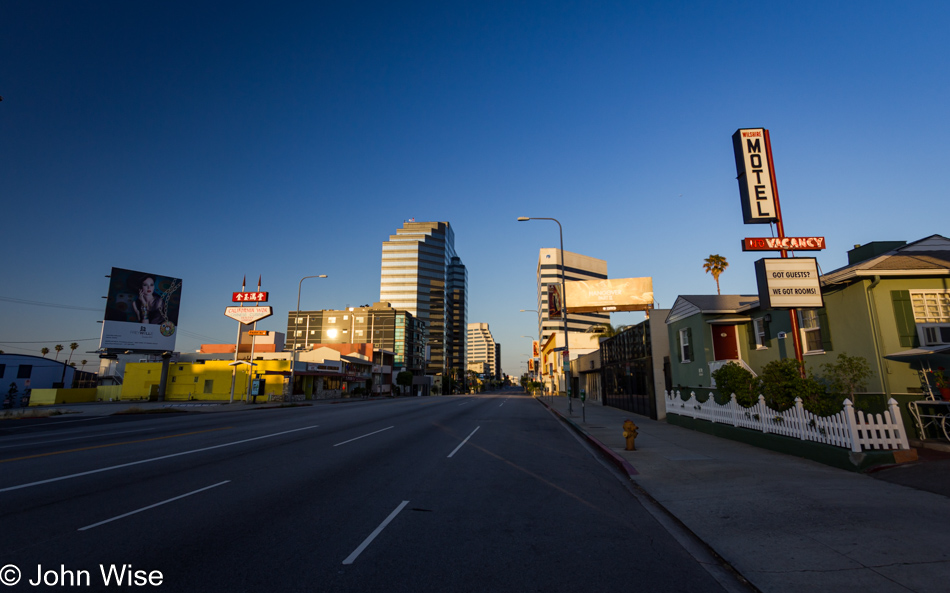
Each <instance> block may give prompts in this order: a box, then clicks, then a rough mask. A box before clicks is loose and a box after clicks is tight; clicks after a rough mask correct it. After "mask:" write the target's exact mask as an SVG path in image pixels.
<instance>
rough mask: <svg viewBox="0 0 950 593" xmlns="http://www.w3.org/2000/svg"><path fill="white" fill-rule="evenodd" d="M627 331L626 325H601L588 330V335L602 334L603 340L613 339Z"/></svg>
mask: <svg viewBox="0 0 950 593" xmlns="http://www.w3.org/2000/svg"><path fill="white" fill-rule="evenodd" d="M625 329H627V326H626V325H611V324H609V323H602V324H599V325H592V326H590V327H589V328H587V333H589V334H600V337H602V338H612V337H614V336H616V335H617V334H619V333H620V332H622V331H623V330H625Z"/></svg>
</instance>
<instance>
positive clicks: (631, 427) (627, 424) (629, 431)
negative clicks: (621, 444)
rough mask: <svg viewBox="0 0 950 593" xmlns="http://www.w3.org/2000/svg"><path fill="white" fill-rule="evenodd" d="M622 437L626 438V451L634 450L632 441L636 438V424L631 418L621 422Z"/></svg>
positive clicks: (635, 448)
mask: <svg viewBox="0 0 950 593" xmlns="http://www.w3.org/2000/svg"><path fill="white" fill-rule="evenodd" d="M623 438H625V439H627V448H626V450H627V451H636V450H637V447H636V444H635V443H634V441H636V440H637V425H636V424H634V423H633V421H632V420H625V421H624V423H623Z"/></svg>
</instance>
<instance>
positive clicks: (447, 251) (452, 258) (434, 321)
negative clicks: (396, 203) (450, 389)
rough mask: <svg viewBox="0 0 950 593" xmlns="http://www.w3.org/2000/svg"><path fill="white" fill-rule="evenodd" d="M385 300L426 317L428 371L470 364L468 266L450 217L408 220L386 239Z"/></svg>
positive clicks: (381, 293)
mask: <svg viewBox="0 0 950 593" xmlns="http://www.w3.org/2000/svg"><path fill="white" fill-rule="evenodd" d="M379 300H380V301H382V302H388V303H389V304H391V305H392V306H393V307H394V308H396V309H404V310H406V311H409V312H410V313H412V314H413V315H414V316H415V317H416V318H417V319H419V320H420V321H421V322H423V323H425V325H426V329H427V331H428V335H427V345H428V349H429V362H428V365H427V368H426V373H427V374H430V375H435V374H444V373H445V371H446V369H448V368H459V369H461V370H463V371H464V369H465V326H466V318H467V314H468V272H467V271H466V270H465V266H464V265H463V264H462V260H461V259H460V258H459V257H458V254H457V253H455V233H454V232H453V231H452V227H451V226H450V225H449V223H447V222H415V221H410V222H405V223H403V226H402V228H399V229H396V234H395V235H390V236H389V240H388V241H384V242H383V253H382V266H381V273H380V285H379Z"/></svg>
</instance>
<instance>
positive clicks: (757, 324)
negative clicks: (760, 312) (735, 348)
mask: <svg viewBox="0 0 950 593" xmlns="http://www.w3.org/2000/svg"><path fill="white" fill-rule="evenodd" d="M752 331H753V332H754V333H755V347H756V349H758V350H763V349H765V348H768V346H766V345H765V340H766V337H765V319H763V318H762V317H757V318H756V319H753V320H752Z"/></svg>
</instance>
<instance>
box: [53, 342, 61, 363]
mask: <svg viewBox="0 0 950 593" xmlns="http://www.w3.org/2000/svg"><path fill="white" fill-rule="evenodd" d="M53 350H55V351H56V360H59V353H60V352H62V351H63V345H62V344H56V345H55V346H53Z"/></svg>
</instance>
